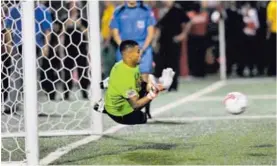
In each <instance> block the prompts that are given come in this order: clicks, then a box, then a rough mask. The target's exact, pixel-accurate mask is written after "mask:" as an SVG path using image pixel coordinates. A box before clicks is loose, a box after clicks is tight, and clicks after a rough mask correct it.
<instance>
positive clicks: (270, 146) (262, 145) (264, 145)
mask: <svg viewBox="0 0 277 166" xmlns="http://www.w3.org/2000/svg"><path fill="white" fill-rule="evenodd" d="M251 147H252V148H272V147H274V145H272V144H261V145H255V146H251Z"/></svg>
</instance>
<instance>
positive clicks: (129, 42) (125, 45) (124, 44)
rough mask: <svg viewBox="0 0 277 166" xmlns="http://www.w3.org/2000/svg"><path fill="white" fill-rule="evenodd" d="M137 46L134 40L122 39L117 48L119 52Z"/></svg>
mask: <svg viewBox="0 0 277 166" xmlns="http://www.w3.org/2000/svg"><path fill="white" fill-rule="evenodd" d="M136 46H138V43H137V42H136V41H134V40H124V41H122V42H121V44H120V46H119V50H120V52H121V54H122V53H123V52H124V51H125V50H126V49H128V48H134V47H136Z"/></svg>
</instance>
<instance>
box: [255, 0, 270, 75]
mask: <svg viewBox="0 0 277 166" xmlns="http://www.w3.org/2000/svg"><path fill="white" fill-rule="evenodd" d="M258 17H259V22H260V28H259V29H258V30H257V47H258V48H257V49H258V50H257V58H256V59H255V63H256V67H257V72H258V73H257V76H263V75H264V74H265V69H266V64H267V61H268V58H269V55H268V53H267V50H266V44H267V41H266V33H267V23H266V6H264V5H260V6H259V8H258Z"/></svg>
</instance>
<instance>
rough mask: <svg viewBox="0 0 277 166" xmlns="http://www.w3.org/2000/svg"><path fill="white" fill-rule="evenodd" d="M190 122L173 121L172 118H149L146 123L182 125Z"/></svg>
mask: <svg viewBox="0 0 277 166" xmlns="http://www.w3.org/2000/svg"><path fill="white" fill-rule="evenodd" d="M190 123H191V122H184V121H183V122H181V121H174V120H155V119H153V120H149V121H148V122H147V124H150V125H152V124H154V125H184V124H190Z"/></svg>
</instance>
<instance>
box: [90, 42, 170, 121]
mask: <svg viewBox="0 0 277 166" xmlns="http://www.w3.org/2000/svg"><path fill="white" fill-rule="evenodd" d="M119 49H120V52H121V54H122V58H123V60H122V61H120V62H118V63H117V64H115V65H114V67H113V68H112V71H111V74H110V77H109V79H106V81H104V84H105V85H104V87H107V91H106V93H105V100H104V101H103V100H100V101H99V102H98V103H97V104H96V105H95V106H94V109H95V110H96V111H99V112H103V113H106V114H108V116H109V117H110V118H112V119H113V120H114V121H115V122H117V123H120V124H126V125H134V124H144V123H146V122H147V116H146V113H145V112H142V111H141V109H142V108H143V107H144V106H145V105H146V104H147V103H149V102H150V101H152V100H153V99H154V98H155V97H157V95H158V93H159V91H163V90H165V89H167V88H169V87H170V85H171V83H172V78H173V76H174V74H175V73H174V72H173V71H172V69H169V68H168V69H165V70H164V71H163V75H162V77H161V78H159V83H156V79H155V77H154V76H153V75H150V76H149V79H148V82H144V81H143V79H142V78H141V75H140V72H139V66H138V64H139V61H140V55H141V54H140V49H139V45H138V43H137V42H135V41H132V40H126V41H123V42H122V43H121V44H120V47H119ZM107 84H108V85H107Z"/></svg>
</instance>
